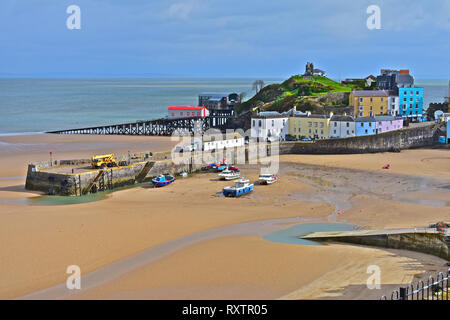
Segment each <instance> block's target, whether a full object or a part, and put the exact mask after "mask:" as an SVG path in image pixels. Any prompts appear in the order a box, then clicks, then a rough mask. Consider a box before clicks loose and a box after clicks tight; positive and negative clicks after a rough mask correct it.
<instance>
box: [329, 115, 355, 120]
mask: <svg viewBox="0 0 450 320" xmlns="http://www.w3.org/2000/svg"><path fill="white" fill-rule="evenodd" d="M330 121H346V122H351V121H355V118H353V117H352V116H344V115H335V116H332V117H331V120H330Z"/></svg>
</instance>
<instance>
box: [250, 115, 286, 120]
mask: <svg viewBox="0 0 450 320" xmlns="http://www.w3.org/2000/svg"><path fill="white" fill-rule="evenodd" d="M276 118H286V119H287V118H289V117H288V116H286V115H283V114H277V115H257V116H253V117H252V119H276Z"/></svg>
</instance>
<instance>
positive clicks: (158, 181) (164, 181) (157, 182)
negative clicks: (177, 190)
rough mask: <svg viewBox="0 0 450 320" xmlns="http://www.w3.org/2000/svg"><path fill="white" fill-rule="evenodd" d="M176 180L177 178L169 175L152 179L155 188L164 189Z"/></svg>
mask: <svg viewBox="0 0 450 320" xmlns="http://www.w3.org/2000/svg"><path fill="white" fill-rule="evenodd" d="M174 180H175V178H174V177H173V176H171V175H169V174H161V175H159V176H157V177H156V178H154V179H152V183H153V186H154V187H164V186H167V185H168V184H171V183H172V182H173V181H174Z"/></svg>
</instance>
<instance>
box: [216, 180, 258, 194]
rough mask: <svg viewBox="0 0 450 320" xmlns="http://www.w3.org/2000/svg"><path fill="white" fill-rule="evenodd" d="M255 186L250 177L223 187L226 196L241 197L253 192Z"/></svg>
mask: <svg viewBox="0 0 450 320" xmlns="http://www.w3.org/2000/svg"><path fill="white" fill-rule="evenodd" d="M253 187H254V185H253V183H250V181H249V180H248V179H240V180H239V181H236V183H235V184H234V186H229V187H225V188H223V191H222V192H223V195H224V196H225V197H239V196H242V195H244V194H247V193H250V192H252V191H253Z"/></svg>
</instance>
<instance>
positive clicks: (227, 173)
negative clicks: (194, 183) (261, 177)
mask: <svg viewBox="0 0 450 320" xmlns="http://www.w3.org/2000/svg"><path fill="white" fill-rule="evenodd" d="M219 177H220V178H221V179H224V180H233V179H238V178H240V177H241V173H240V171H239V170H237V171H236V170H230V169H225V170H223V171H222V172H221V173H219Z"/></svg>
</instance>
